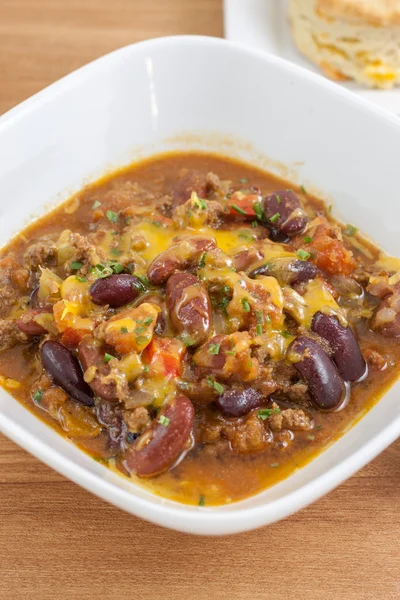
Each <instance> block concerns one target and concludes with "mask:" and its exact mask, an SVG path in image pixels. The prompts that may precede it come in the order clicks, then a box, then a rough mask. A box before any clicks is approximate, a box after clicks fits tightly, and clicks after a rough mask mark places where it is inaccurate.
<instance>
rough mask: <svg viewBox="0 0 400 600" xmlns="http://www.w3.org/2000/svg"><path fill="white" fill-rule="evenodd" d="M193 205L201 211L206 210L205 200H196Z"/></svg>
mask: <svg viewBox="0 0 400 600" xmlns="http://www.w3.org/2000/svg"><path fill="white" fill-rule="evenodd" d="M195 204H196V206H197V207H198V208H200V209H201V210H206V208H207V202H206V201H205V200H203V198H197V200H196V202H195Z"/></svg>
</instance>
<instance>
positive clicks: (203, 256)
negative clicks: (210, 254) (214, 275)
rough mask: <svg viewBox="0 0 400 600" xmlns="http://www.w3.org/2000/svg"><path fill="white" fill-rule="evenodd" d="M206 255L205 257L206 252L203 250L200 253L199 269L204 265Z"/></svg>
mask: <svg viewBox="0 0 400 600" xmlns="http://www.w3.org/2000/svg"><path fill="white" fill-rule="evenodd" d="M206 257H207V252H203V254H202V255H201V257H200V260H199V269H202V268H203V267H205V264H206Z"/></svg>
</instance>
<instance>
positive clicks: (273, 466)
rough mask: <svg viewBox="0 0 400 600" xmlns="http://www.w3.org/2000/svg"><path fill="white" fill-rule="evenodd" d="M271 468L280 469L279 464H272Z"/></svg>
mask: <svg viewBox="0 0 400 600" xmlns="http://www.w3.org/2000/svg"><path fill="white" fill-rule="evenodd" d="M269 466H270V467H272V468H273V469H276V467H279V463H271V464H270V465H269Z"/></svg>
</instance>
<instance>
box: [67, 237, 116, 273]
mask: <svg viewBox="0 0 400 600" xmlns="http://www.w3.org/2000/svg"><path fill="white" fill-rule="evenodd" d="M71 245H72V246H74V247H75V249H76V251H75V254H74V256H73V257H72V258H71V259H70V260H68V261H67V262H66V263H65V265H64V270H65V272H66V273H67V274H68V275H69V274H70V273H71V263H72V262H74V261H75V262H81V263H82V267H81V269H80V273H81V274H82V275H87V273H88V272H89V271H90V269H91V268H92V267H94V266H95V265H97V264H99V263H101V262H104V261H105V260H106V256H105V255H104V254H103V252H102V251H101V249H100V248H96V246H94V244H92V243H90V241H89V240H88V238H86V237H85V236H83V235H80V234H79V233H72V234H71Z"/></svg>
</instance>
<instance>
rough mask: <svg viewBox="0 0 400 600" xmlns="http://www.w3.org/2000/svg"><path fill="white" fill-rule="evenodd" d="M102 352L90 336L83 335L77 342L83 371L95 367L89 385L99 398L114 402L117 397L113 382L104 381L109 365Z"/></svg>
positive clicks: (108, 371)
mask: <svg viewBox="0 0 400 600" xmlns="http://www.w3.org/2000/svg"><path fill="white" fill-rule="evenodd" d="M104 354H105V353H104V351H103V349H102V347H101V346H100V344H99V342H98V341H97V340H95V339H93V338H92V337H91V336H85V337H84V338H82V340H81V342H80V343H79V346H78V356H79V360H80V361H81V365H82V367H83V369H84V371H86V370H87V369H89V367H96V373H95V375H94V377H93V379H92V381H90V382H89V385H90V387H91V388H92V390H93V391H94V393H95V394H96V395H97V396H100V398H104V400H109V401H110V402H116V401H117V400H118V398H117V391H116V385H115V382H113V381H104V378H105V377H107V375H109V374H110V366H109V365H108V364H107V363H106V362H105V361H104Z"/></svg>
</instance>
